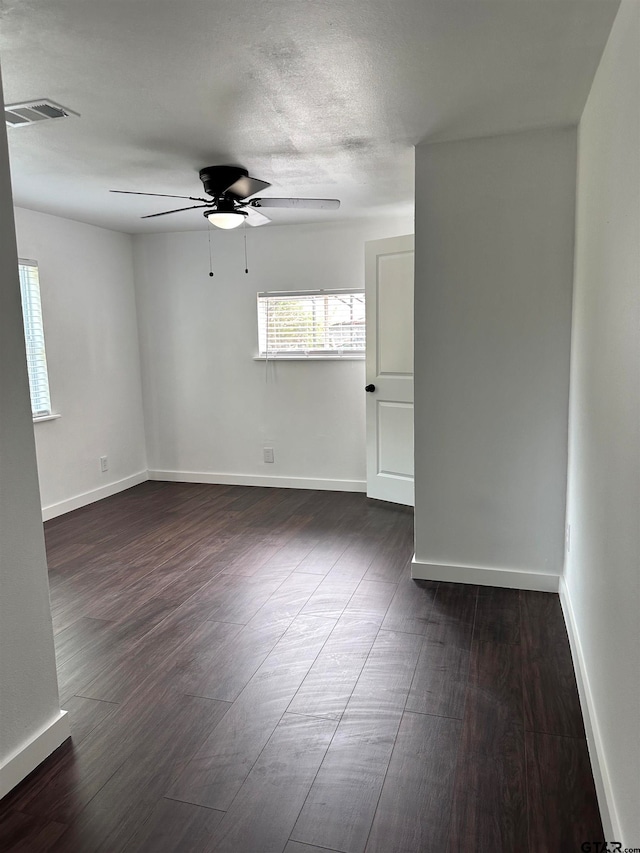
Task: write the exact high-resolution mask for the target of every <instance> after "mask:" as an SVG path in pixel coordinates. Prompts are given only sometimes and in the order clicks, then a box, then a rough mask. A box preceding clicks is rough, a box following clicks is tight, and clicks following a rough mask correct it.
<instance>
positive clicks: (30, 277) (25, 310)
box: [18, 260, 51, 417]
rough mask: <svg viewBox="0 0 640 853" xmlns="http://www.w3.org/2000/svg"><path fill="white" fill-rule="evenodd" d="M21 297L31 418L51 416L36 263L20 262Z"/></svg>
mask: <svg viewBox="0 0 640 853" xmlns="http://www.w3.org/2000/svg"><path fill="white" fill-rule="evenodd" d="M18 273H19V277H20V295H21V297H22V316H23V320H24V339H25V346H26V351H27V371H28V373H29V391H30V393H31V412H32V414H33V417H42V416H44V415H50V414H51V399H50V395H49V376H48V373H47V356H46V352H45V345H44V325H43V322H42V306H41V304H40V280H39V277H38V265H37V263H36V262H35V261H25V260H20V261H19V263H18Z"/></svg>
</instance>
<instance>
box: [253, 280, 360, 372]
mask: <svg viewBox="0 0 640 853" xmlns="http://www.w3.org/2000/svg"><path fill="white" fill-rule="evenodd" d="M258 339H259V340H258V346H259V354H260V357H263V358H265V357H266V358H340V357H345V356H347V357H351V358H364V346H365V313H364V291H363V290H303V291H299V292H291V291H283V292H278V293H259V294H258Z"/></svg>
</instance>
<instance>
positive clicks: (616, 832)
mask: <svg viewBox="0 0 640 853" xmlns="http://www.w3.org/2000/svg"><path fill="white" fill-rule="evenodd" d="M560 604H561V605H562V612H563V614H564V621H565V624H566V626H567V634H568V635H569V645H570V646H571V656H572V658H573V668H574V670H575V673H576V680H577V682H578V693H579V695H580V706H581V708H582V717H583V719H584V728H585V732H586V735H587V746H588V748H589V756H590V758H591V770H592V772H593V781H594V782H595V786H596V794H597V796H598V805H599V807H600V817H601V818H602V828H603V830H604V837H605V838H608V839H609V840H611V841H622V832H621V830H620V822H619V820H618V815H617V812H616V808H615V802H614V798H613V790H612V788H611V780H610V777H609V771H608V769H607V762H606V758H605V753H604V744H603V743H602V736H601V734H600V727H599V725H598V717H597V714H596V709H595V705H594V702H593V694H592V693H591V686H590V684H589V673H588V669H587V664H586V661H585V659H584V653H583V651H582V643H581V642H580V635H579V633H578V626H577V623H576V619H575V615H574V612H573V606H572V604H571V597H570V595H569V589H568V587H567V584H566V582H565V579H564V578H560ZM625 840H626V839H625ZM632 840H633V839H629V843H630V842H631V841H632ZM623 846H624V845H623Z"/></svg>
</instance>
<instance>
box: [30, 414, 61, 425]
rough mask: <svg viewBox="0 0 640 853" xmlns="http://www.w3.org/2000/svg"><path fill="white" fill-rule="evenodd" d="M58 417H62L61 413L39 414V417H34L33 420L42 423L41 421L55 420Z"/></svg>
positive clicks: (35, 422)
mask: <svg viewBox="0 0 640 853" xmlns="http://www.w3.org/2000/svg"><path fill="white" fill-rule="evenodd" d="M60 417H62V415H58V414H55V413H54V414H51V415H40V417H37V418H34V419H33V422H34V424H40V423H42V421H55V420H57V419H58V418H60Z"/></svg>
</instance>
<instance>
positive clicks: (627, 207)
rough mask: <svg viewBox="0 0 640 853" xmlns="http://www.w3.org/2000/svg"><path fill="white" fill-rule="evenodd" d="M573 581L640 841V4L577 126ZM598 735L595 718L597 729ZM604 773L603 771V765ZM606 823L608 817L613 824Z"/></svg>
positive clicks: (600, 739) (623, 835)
mask: <svg viewBox="0 0 640 853" xmlns="http://www.w3.org/2000/svg"><path fill="white" fill-rule="evenodd" d="M577 183H578V186H577V199H578V201H577V219H576V272H575V284H574V307H573V335H572V353H571V402H570V419H569V422H570V432H569V486H568V501H567V522H568V524H569V525H570V550H569V553H568V554H567V561H566V568H565V578H564V584H563V586H564V592H565V601H564V602H563V603H564V604H565V611H566V613H567V615H568V617H569V619H568V622H569V627H570V629H571V630H570V635H571V634H573V639H574V656H575V657H577V663H578V665H579V668H580V671H581V676H582V682H583V696H582V698H583V703H585V710H586V712H587V713H586V715H585V716H587V717H588V718H589V723H590V726H591V729H592V732H591V738H590V744H589V746H590V749H591V750H592V754H593V752H594V751H595V756H594V757H595V759H596V762H594V763H597V765H598V770H599V774H596V784H598V783H600V789H599V792H598V793H599V797H600V800H601V804H604V805H605V808H604V809H603V812H604V814H603V819H604V822H605V833H606V834H607V837H608V838H610V839H611V840H617V841H620V842H623V847H627V846H633V847H637V846H640V619H639V617H638V614H639V613H640V239H639V238H640V5H638V3H637V2H636V0H623V2H622V5H621V7H620V10H619V12H618V16H617V18H616V20H615V22H614V25H613V29H612V31H611V35H610V37H609V41H608V43H607V46H606V48H605V51H604V54H603V56H602V60H601V63H600V66H599V68H598V71H597V74H596V76H595V80H594V83H593V86H592V89H591V92H590V94H589V98H588V100H587V104H586V106H585V109H584V112H583V115H582V119H581V122H580V125H579V131H578V182H577ZM588 735H589V731H588ZM598 775H599V776H600V778H598ZM607 823H609V826H607Z"/></svg>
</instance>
